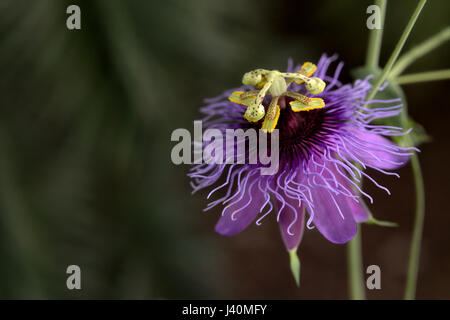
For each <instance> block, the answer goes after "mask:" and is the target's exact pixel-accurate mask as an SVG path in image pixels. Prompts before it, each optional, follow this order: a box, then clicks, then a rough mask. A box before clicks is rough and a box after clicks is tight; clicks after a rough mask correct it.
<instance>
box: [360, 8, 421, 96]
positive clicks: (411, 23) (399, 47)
mask: <svg viewBox="0 0 450 320" xmlns="http://www.w3.org/2000/svg"><path fill="white" fill-rule="evenodd" d="M426 2H427V0H420V1H419V3H418V5H417V7H416V10H415V11H414V13H413V15H412V16H411V18H410V19H409V22H408V24H407V25H406V27H405V30H404V31H403V33H402V35H401V37H400V40H399V41H398V42H397V45H396V46H395V49H394V51H393V52H392V54H391V56H390V57H389V60H388V62H387V63H386V66H385V67H384V68H383V72H382V73H381V76H380V77H379V78H378V79H377V80H376V82H375V84H374V85H373V87H372V89H371V90H370V92H369V94H368V95H367V98H366V100H367V101H369V100H372V99H373V98H374V97H375V95H376V94H377V92H378V88H379V87H380V86H381V85H382V84H383V82H384V81H386V79H387V77H388V75H389V73H390V72H391V69H392V66H393V65H394V63H395V61H397V58H398V56H399V54H400V52H401V51H402V49H403V46H404V45H405V42H406V40H407V39H408V36H409V34H410V32H411V30H412V28H413V27H414V24H415V23H416V21H417V18H418V17H419V14H420V12H421V11H422V9H423V7H424V6H425V3H426Z"/></svg>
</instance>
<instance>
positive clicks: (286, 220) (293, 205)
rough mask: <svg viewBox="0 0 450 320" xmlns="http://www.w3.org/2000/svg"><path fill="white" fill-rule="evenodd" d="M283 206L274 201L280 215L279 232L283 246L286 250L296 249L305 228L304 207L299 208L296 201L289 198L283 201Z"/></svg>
mask: <svg viewBox="0 0 450 320" xmlns="http://www.w3.org/2000/svg"><path fill="white" fill-rule="evenodd" d="M284 201H285V204H284V206H283V203H282V202H281V201H279V200H276V204H277V209H278V210H281V211H279V212H278V214H279V215H280V220H279V224H280V231H281V236H282V238H283V241H284V244H285V246H286V248H287V249H288V250H292V249H294V248H296V247H297V246H298V245H299V243H300V241H301V239H302V236H303V229H304V226H305V206H304V205H303V203H302V204H301V205H300V206H299V202H298V200H293V199H290V198H286V199H284Z"/></svg>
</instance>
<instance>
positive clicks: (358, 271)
mask: <svg viewBox="0 0 450 320" xmlns="http://www.w3.org/2000/svg"><path fill="white" fill-rule="evenodd" d="M361 252H362V249H361V226H360V225H358V231H357V232H356V235H355V237H354V238H353V239H352V240H350V242H349V243H348V245H347V268H348V274H349V288H350V299H352V300H364V299H365V298H366V297H365V291H364V280H363V274H362V270H363V263H362V255H361Z"/></svg>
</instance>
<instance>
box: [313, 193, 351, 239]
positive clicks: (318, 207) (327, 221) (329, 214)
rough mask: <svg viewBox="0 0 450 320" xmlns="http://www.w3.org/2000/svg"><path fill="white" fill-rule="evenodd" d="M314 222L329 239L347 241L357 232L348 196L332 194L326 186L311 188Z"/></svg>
mask: <svg viewBox="0 0 450 320" xmlns="http://www.w3.org/2000/svg"><path fill="white" fill-rule="evenodd" d="M311 195H312V199H313V205H314V208H313V213H314V217H313V223H314V225H315V226H316V227H317V229H319V231H320V233H322V234H323V235H324V237H325V238H327V239H328V240H329V241H331V242H334V243H345V242H347V241H349V240H351V239H352V238H353V237H354V235H355V234H356V221H355V219H354V217H353V213H352V208H351V207H350V205H349V203H348V201H347V200H348V199H347V197H346V196H344V195H342V194H338V195H336V194H333V195H332V194H331V192H330V191H328V190H327V189H325V188H321V187H317V188H312V189H311Z"/></svg>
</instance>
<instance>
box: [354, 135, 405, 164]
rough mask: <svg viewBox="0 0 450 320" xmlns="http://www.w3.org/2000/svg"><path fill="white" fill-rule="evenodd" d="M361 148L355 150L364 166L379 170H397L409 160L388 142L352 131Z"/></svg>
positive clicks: (403, 152) (374, 136)
mask: <svg viewBox="0 0 450 320" xmlns="http://www.w3.org/2000/svg"><path fill="white" fill-rule="evenodd" d="M351 131H352V132H353V133H354V134H355V136H357V137H358V138H359V140H360V141H359V144H361V148H358V150H355V152H356V154H357V155H358V158H360V159H361V160H362V161H363V162H364V163H365V164H367V165H369V166H373V167H376V168H380V169H388V170H392V169H397V168H400V167H402V166H403V165H405V164H406V163H407V162H408V160H409V156H410V155H409V154H408V153H407V152H406V151H404V150H402V149H401V148H400V147H398V146H397V145H396V144H395V143H393V142H391V141H390V140H388V139H386V138H384V137H382V136H380V135H378V134H375V133H370V132H368V131H365V130H360V129H352V130H351Z"/></svg>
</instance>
